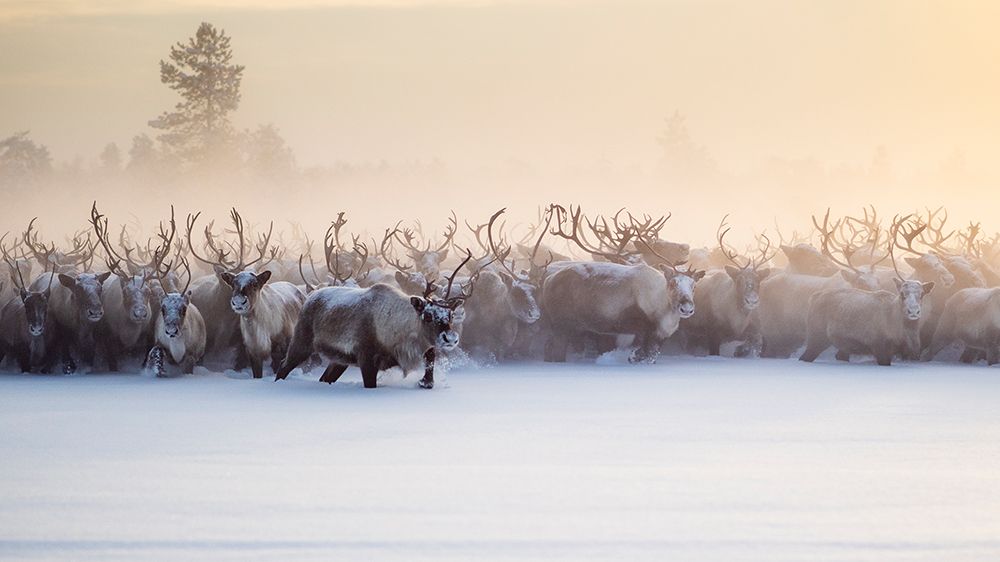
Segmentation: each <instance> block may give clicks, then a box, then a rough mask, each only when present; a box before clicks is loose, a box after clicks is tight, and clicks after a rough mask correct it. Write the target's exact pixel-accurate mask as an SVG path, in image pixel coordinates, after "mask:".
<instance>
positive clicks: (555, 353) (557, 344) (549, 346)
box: [545, 332, 569, 363]
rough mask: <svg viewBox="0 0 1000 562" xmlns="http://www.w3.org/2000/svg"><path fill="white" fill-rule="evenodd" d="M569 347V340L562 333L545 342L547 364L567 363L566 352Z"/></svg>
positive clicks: (553, 335)
mask: <svg viewBox="0 0 1000 562" xmlns="http://www.w3.org/2000/svg"><path fill="white" fill-rule="evenodd" d="M568 347H569V340H568V339H567V337H566V335H565V334H563V333H561V332H554V333H552V334H551V335H550V336H549V339H548V340H547V341H546V342H545V362H546V363H565V362H566V350H567V348H568Z"/></svg>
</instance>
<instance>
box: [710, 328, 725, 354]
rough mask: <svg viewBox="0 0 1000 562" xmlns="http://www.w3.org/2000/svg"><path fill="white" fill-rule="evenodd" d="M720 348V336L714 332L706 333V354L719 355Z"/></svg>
mask: <svg viewBox="0 0 1000 562" xmlns="http://www.w3.org/2000/svg"><path fill="white" fill-rule="evenodd" d="M721 348H722V338H720V337H719V336H718V334H716V333H715V332H711V333H709V334H708V354H709V355H719V354H720V352H721Z"/></svg>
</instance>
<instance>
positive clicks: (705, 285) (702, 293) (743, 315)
mask: <svg viewBox="0 0 1000 562" xmlns="http://www.w3.org/2000/svg"><path fill="white" fill-rule="evenodd" d="M728 232H729V228H728V226H727V225H726V223H725V219H723V222H722V224H720V226H719V229H718V231H717V233H716V236H717V238H718V242H719V248H720V250H721V251H722V252H723V253H724V254H725V255H726V258H727V259H728V260H729V264H728V265H726V266H725V269H723V270H716V271H713V272H711V273H709V274H708V275H707V276H706V277H705V279H704V280H703V281H702V282H700V283H698V286H697V287H696V288H695V292H694V302H695V306H696V307H697V310H698V312H696V313H695V314H694V315H693V316H691V318H688V319H687V320H685V321H684V323H683V331H684V335H685V337H686V338H687V339H688V344H689V346H690V345H692V344H694V343H695V342H700V341H704V342H705V343H706V344H707V347H708V354H709V355H719V353H720V348H721V346H722V344H723V343H725V342H728V341H733V340H739V341H741V344H740V347H738V348H737V351H736V354H737V355H738V356H746V355H752V354H754V353H756V352H757V351H759V348H760V345H761V344H760V334H759V331H758V329H757V327H756V326H754V325H753V323H754V321H755V319H754V311H755V310H756V309H757V306H758V305H759V304H760V294H759V291H760V284H761V282H762V281H763V280H764V279H766V278H767V276H768V275H770V273H771V270H770V269H769V268H767V267H763V266H764V265H765V264H766V263H767V262H768V261H769V260H770V259H771V257H773V254H771V255H769V254H768V252H769V251H770V249H771V248H770V240H769V239H767V237H766V236H765V237H763V238H762V240H763V241H764V245H763V246H762V247H761V248H759V252H760V258H759V259H751V258H747V259H746V260H745V263H740V262H739V261H738V260H737V252H736V251H735V250H733V249H731V248H729V247H728V246H727V245H726V243H725V236H726V234H727V233H728Z"/></svg>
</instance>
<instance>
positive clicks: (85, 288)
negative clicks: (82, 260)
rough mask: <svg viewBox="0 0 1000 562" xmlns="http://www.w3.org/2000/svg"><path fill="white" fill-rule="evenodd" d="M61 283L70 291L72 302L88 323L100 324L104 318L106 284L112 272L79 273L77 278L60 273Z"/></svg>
mask: <svg viewBox="0 0 1000 562" xmlns="http://www.w3.org/2000/svg"><path fill="white" fill-rule="evenodd" d="M57 275H58V276H59V283H60V284H61V285H62V286H63V287H66V288H67V289H69V290H70V294H71V295H72V297H71V299H70V300H71V301H72V303H73V305H74V306H76V309H77V313H78V314H79V315H80V317H81V318H82V319H83V320H85V321H87V322H100V321H101V319H102V318H104V302H103V300H102V296H103V295H104V282H105V281H107V280H108V277H110V276H111V272H110V271H105V272H104V273H101V274H94V273H79V274H77V275H75V276H73V275H66V274H65V273H58V274H57Z"/></svg>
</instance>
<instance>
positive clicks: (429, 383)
mask: <svg viewBox="0 0 1000 562" xmlns="http://www.w3.org/2000/svg"><path fill="white" fill-rule="evenodd" d="M417 384H419V385H420V388H434V381H428V380H424V379H420V382H418V383H417Z"/></svg>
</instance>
